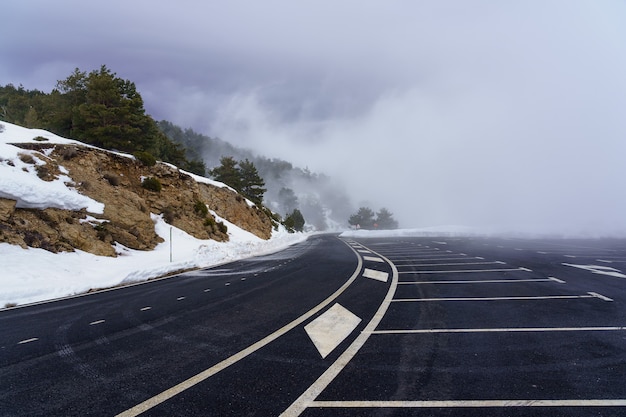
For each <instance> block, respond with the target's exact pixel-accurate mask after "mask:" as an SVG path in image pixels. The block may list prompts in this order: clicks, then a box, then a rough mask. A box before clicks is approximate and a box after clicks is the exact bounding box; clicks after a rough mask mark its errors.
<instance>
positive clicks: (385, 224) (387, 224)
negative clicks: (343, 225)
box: [348, 207, 398, 230]
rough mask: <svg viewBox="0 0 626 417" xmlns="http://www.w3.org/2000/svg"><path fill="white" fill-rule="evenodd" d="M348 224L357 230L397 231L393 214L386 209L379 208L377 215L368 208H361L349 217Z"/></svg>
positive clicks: (396, 223)
mask: <svg viewBox="0 0 626 417" xmlns="http://www.w3.org/2000/svg"><path fill="white" fill-rule="evenodd" d="M348 223H349V224H350V225H351V226H353V227H354V228H357V229H370V230H373V229H379V230H380V229H397V228H398V222H397V221H396V219H394V218H393V214H392V213H391V212H390V211H389V210H387V209H386V208H384V207H383V208H381V209H380V210H379V211H378V212H377V213H374V211H373V210H372V209H371V208H369V207H361V208H359V210H358V211H357V212H356V213H355V214H353V215H351V216H350V218H349V219H348Z"/></svg>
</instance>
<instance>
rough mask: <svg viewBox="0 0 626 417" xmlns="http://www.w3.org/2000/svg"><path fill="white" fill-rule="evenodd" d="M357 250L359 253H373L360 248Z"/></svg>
mask: <svg viewBox="0 0 626 417" xmlns="http://www.w3.org/2000/svg"><path fill="white" fill-rule="evenodd" d="M357 252H359V253H372V252H371V251H368V250H365V249H359V250H358V251H357Z"/></svg>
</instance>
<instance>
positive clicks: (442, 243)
mask: <svg viewBox="0 0 626 417" xmlns="http://www.w3.org/2000/svg"><path fill="white" fill-rule="evenodd" d="M433 243H436V244H438V245H447V244H448V242H437V241H436V240H433Z"/></svg>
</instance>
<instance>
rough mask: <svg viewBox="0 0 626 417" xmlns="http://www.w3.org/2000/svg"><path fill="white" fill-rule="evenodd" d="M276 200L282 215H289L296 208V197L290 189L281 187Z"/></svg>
mask: <svg viewBox="0 0 626 417" xmlns="http://www.w3.org/2000/svg"><path fill="white" fill-rule="evenodd" d="M278 199H279V204H280V207H281V210H282V212H283V213H285V214H287V213H291V212H292V211H293V210H295V209H296V208H297V207H298V197H297V196H296V193H294V192H293V190H292V189H291V188H286V187H283V188H281V189H280V191H279V192H278Z"/></svg>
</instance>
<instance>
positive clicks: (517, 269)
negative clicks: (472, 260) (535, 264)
mask: <svg viewBox="0 0 626 417" xmlns="http://www.w3.org/2000/svg"><path fill="white" fill-rule="evenodd" d="M510 271H526V272H528V271H529V270H528V269H526V268H501V269H459V270H448V271H405V272H399V274H457V273H468V272H510Z"/></svg>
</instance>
